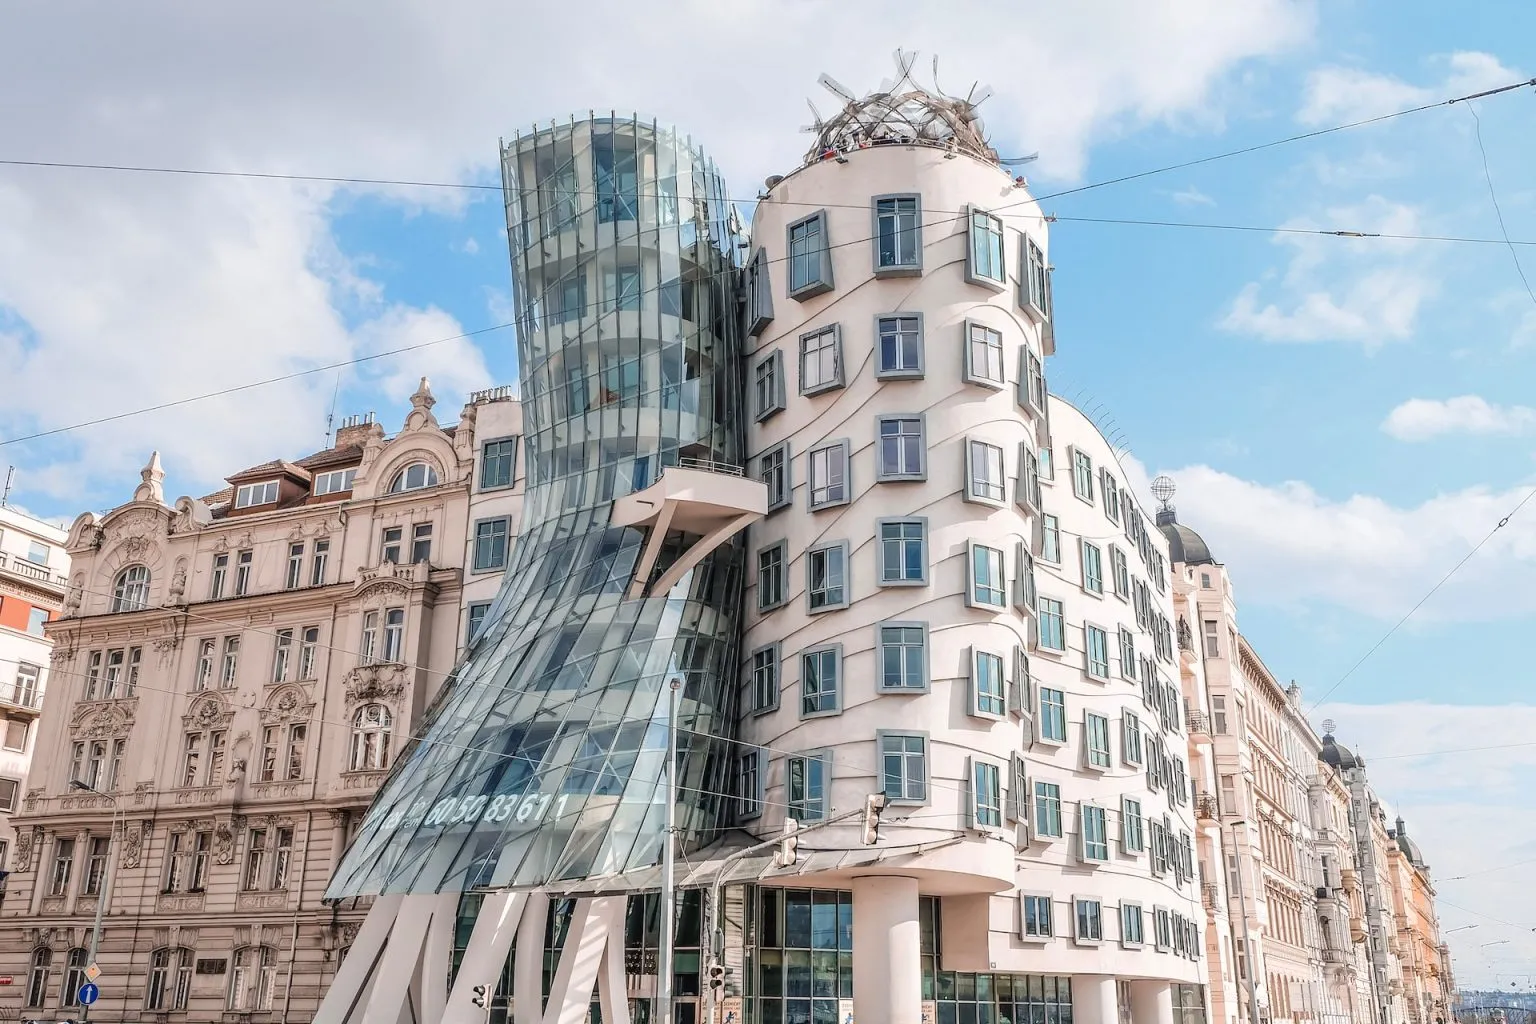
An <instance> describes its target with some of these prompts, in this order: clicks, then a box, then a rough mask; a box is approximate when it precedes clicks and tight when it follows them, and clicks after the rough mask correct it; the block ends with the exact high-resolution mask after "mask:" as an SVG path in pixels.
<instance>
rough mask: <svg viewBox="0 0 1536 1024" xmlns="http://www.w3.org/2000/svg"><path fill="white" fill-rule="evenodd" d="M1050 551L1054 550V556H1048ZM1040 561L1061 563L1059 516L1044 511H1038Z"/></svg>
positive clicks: (1052, 563)
mask: <svg viewBox="0 0 1536 1024" xmlns="http://www.w3.org/2000/svg"><path fill="white" fill-rule="evenodd" d="M1051 551H1055V552H1056V557H1055V558H1052V557H1051V556H1050V554H1049V552H1051ZM1040 561H1042V562H1047V563H1049V564H1051V565H1060V564H1061V517H1060V516H1053V515H1051V514H1050V513H1049V512H1044V511H1042V512H1041V513H1040Z"/></svg>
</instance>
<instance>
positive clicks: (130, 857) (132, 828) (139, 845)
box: [123, 822, 148, 868]
mask: <svg viewBox="0 0 1536 1024" xmlns="http://www.w3.org/2000/svg"><path fill="white" fill-rule="evenodd" d="M147 826H148V823H147V822H130V823H128V824H127V825H125V826H124V830H123V867H125V868H136V867H138V866H139V855H140V853H142V852H143V848H144V833H145V832H146V831H147V830H148V827H147Z"/></svg>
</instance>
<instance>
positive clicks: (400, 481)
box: [389, 462, 437, 494]
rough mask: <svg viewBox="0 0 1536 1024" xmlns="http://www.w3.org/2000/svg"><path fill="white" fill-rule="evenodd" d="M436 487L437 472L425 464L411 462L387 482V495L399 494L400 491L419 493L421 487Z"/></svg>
mask: <svg viewBox="0 0 1536 1024" xmlns="http://www.w3.org/2000/svg"><path fill="white" fill-rule="evenodd" d="M436 486H437V470H436V469H434V468H433V467H431V466H429V465H427V463H425V462H413V463H411V464H410V465H409V466H406V467H405V468H404V469H402V470H401V471H400V472H398V473H396V474H395V477H394V479H393V480H391V481H390V482H389V493H390V494H399V493H401V492H402V491H419V490H421V489H422V488H423V487H436Z"/></svg>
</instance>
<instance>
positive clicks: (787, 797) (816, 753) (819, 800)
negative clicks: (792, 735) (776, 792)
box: [784, 748, 832, 822]
mask: <svg viewBox="0 0 1536 1024" xmlns="http://www.w3.org/2000/svg"><path fill="white" fill-rule="evenodd" d="M796 761H799V762H801V763H802V764H803V765H804V766H805V767H804V768H803V769H802V781H803V782H804V783H805V793H804V794H803V795H802V797H801V799H800V800H798V801H797V800H796V799H795V798H794V796H793V795H792V794H791V783H792V782H793V779H794V763H795V762H796ZM812 761H814V762H816V765H817V769H818V771H819V772H820V775H821V779H820V783H819V785H820V789H821V795H820V796H819V797H816V800H815V802H816V807H815V811H816V813H815V815H814V816H810V815H807V814H805V813H803V812H804V811H805V810H807V809H809V804H810V803H811V797H810V796H809V795H808V794H809V791H810V776H809V770H808V769H809V767H810V762H812ZM831 789H832V752H831V751H829V750H826V749H824V748H822V749H815V750H802V751H800V752H799V753H797V754H789V755H787V756H786V757H785V758H784V809H785V816H786V817H788V818H793V819H794V820H796V821H802V822H804V821H822V820H825V818H826V816H827V806H828V803H829V802H830V799H831V796H832V794H831ZM797 804H798V805H799V809H800V810H801V811H802V813H800V814H796V813H795V811H796V805H797Z"/></svg>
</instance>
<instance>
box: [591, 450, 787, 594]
mask: <svg viewBox="0 0 1536 1024" xmlns="http://www.w3.org/2000/svg"><path fill="white" fill-rule="evenodd" d="M767 514H768V488H767V486H766V485H764V484H763V483H762V482H761V481H758V480H748V479H747V478H746V477H744V476H743V475H742V472H741V467H739V466H731V465H727V464H725V463H720V462H707V461H704V460H698V459H683V460H680V463H679V464H678V465H676V466H667V467H666V468H665V469H663V470H662V473H661V477H660V478H659V479H658V480H657V481H656V482H655V483H653V484H651V486H649V487H647V488H646V489H645V490H643V491H636V492H634V493H633V494H626V495H624V496H623V497H622V498H619V499H617V500H615V501H614V503H613V519H612V522H613V525H615V526H638V527H645V528H648V529H649V530H650V531H651V535H650V538H649V539H648V540H647V541H646V544H645V550H644V551H643V552H641V555H640V562H639V564H638V565H637V566H636V567H635V578H634V580H633V581H632V582H631V583H630V585H629V596H630V598H639V597H643V596H645V594H646V589H647V588H646V583H647V581H648V580H650V578H651V570H652V569H653V568H654V567H655V565H656V557H657V555H658V554H660V552H661V549H662V543H663V541H665V540H666V537H667V534H668V533H670V532H672V531H678V532H680V533H684V534H689V535H694V536H697V537H698V538H699V539H698V540H696V541H694V543H693V544H692V546H690V547H689V548H688V550H687V551H685V552H683V554H682V555H681V556H680V557H679V558H678V559H677V561H675V562H673V563H672V564H671V565H670V566H668V567H667V570H666V571H665V572H664V573H662V574H661V576H660V577H658V578H657V579H656V581H655V582H654V583H652V584H650V588H649V589H650V593H651V594H664V593H666V592H667V591H668V590H670V589H672V587H673V585H675V584H676V583H677V581H678V580H680V579H682V577H683V574H684V573H686V572H687V571H688V570H689V569H692V568H693V567H694V566H695V565H697V564H699V562H700V561H702V560H703V558H704V556H705V555H707V554H709V553H710V552H711V551H713V550H715V549H716V548H717V547H719V546H720V545H721V544H724V543H725V542H726V541H728V540H730V538H731V537H733V536H735V534H736V533H737V532H739V531H741V530H744V529H746V528H747V527H748V526H749V525H751V524H752V523H754V522H756V521H757V520H759V519H761V518H762V517H763V516H765V515H767Z"/></svg>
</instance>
